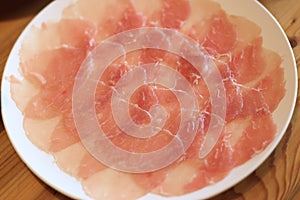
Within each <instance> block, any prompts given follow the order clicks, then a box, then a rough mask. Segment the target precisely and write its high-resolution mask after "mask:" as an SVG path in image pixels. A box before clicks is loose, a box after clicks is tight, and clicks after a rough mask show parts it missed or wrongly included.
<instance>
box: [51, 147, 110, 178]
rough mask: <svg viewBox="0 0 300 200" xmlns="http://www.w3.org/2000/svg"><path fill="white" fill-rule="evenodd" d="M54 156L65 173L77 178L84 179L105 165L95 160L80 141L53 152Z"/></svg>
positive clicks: (104, 167)
mask: <svg viewBox="0 0 300 200" xmlns="http://www.w3.org/2000/svg"><path fill="white" fill-rule="evenodd" d="M54 158H55V160H56V163H57V164H58V166H59V167H60V168H61V169H62V170H63V171H65V172H66V173H68V174H70V175H72V176H75V177H76V178H78V179H79V180H83V179H86V178H88V177H90V176H91V175H93V174H94V173H96V172H99V171H101V170H104V169H106V168H107V167H106V166H104V165H103V164H101V163H100V162H99V161H97V160H95V158H93V157H92V156H91V155H90V154H89V153H88V152H87V151H86V149H85V148H84V146H83V145H82V144H81V142H77V143H75V144H72V145H69V146H68V147H66V148H65V149H63V150H61V151H58V152H55V153H54Z"/></svg>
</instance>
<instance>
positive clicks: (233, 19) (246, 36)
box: [228, 15, 261, 54]
mask: <svg viewBox="0 0 300 200" xmlns="http://www.w3.org/2000/svg"><path fill="white" fill-rule="evenodd" d="M228 20H229V22H230V23H231V24H232V25H233V26H234V28H235V31H236V35H237V38H236V44H235V48H234V50H233V51H232V54H236V53H238V52H239V51H240V50H241V49H243V48H245V47H246V46H247V45H249V44H250V43H252V42H253V40H255V39H257V38H260V37H261V28H260V27H259V26H258V25H257V24H255V23H254V22H251V21H250V20H248V19H246V18H244V17H241V16H235V15H230V16H228Z"/></svg>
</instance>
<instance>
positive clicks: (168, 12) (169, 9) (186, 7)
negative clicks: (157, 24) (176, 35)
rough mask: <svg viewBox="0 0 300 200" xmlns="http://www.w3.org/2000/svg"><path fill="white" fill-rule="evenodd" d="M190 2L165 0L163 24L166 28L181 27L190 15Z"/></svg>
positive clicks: (162, 11)
mask: <svg viewBox="0 0 300 200" xmlns="http://www.w3.org/2000/svg"><path fill="white" fill-rule="evenodd" d="M190 10H191V8H190V2H189V1H187V0H180V1H172V0H163V8H162V9H161V25H162V27H165V28H176V29H180V28H181V27H182V25H183V24H184V22H185V20H186V19H187V18H188V17H189V15H190Z"/></svg>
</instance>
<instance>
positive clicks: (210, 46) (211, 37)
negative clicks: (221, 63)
mask: <svg viewBox="0 0 300 200" xmlns="http://www.w3.org/2000/svg"><path fill="white" fill-rule="evenodd" d="M211 21H212V22H211V25H210V30H209V31H208V33H207V35H206V37H205V39H204V42H203V43H202V45H203V46H204V48H205V49H207V50H208V52H209V53H210V54H212V55H215V54H225V53H228V52H230V51H231V50H233V48H234V46H235V43H236V37H237V33H236V30H235V27H234V26H233V25H232V24H231V23H230V22H229V20H228V17H227V15H226V14H225V13H221V14H219V15H214V16H212V19H211Z"/></svg>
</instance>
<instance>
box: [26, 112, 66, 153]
mask: <svg viewBox="0 0 300 200" xmlns="http://www.w3.org/2000/svg"><path fill="white" fill-rule="evenodd" d="M61 120H62V116H56V117H53V118H50V119H30V118H28V117H25V118H24V122H23V126H24V129H25V131H26V135H27V137H28V139H29V140H30V141H31V142H32V143H33V144H34V145H36V146H37V147H38V148H40V149H42V150H44V151H46V152H49V148H50V145H51V136H52V133H53V131H54V130H55V127H56V126H57V124H59V123H60V121H61Z"/></svg>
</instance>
